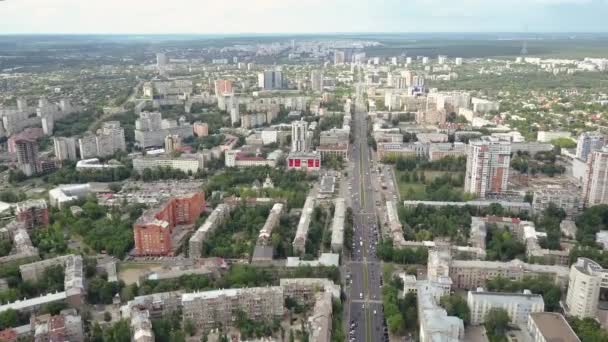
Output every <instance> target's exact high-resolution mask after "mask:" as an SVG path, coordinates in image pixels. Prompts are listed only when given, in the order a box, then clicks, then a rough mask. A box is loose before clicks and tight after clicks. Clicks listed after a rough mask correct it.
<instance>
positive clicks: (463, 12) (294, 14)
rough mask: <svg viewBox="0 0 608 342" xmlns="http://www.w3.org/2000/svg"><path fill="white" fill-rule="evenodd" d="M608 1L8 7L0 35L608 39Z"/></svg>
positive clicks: (78, 1) (109, 0) (28, 1)
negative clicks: (600, 35)
mask: <svg viewBox="0 0 608 342" xmlns="http://www.w3.org/2000/svg"><path fill="white" fill-rule="evenodd" d="M607 18H608V0H213V1H211V0H164V1H160V0H4V1H0V34H10V33H202V34H213V33H319V32H507V31H509V32H520V31H524V30H526V29H527V30H528V31H530V32H541V31H549V32H598V31H600V32H606V31H608V23H607V21H606V19H607Z"/></svg>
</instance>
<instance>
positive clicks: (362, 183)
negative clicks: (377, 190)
mask: <svg viewBox="0 0 608 342" xmlns="http://www.w3.org/2000/svg"><path fill="white" fill-rule="evenodd" d="M363 108H364V106H363V104H362V103H358V104H357V106H356V111H355V114H353V135H354V143H353V148H352V151H351V155H352V161H353V165H354V168H353V170H352V171H351V172H350V173H349V175H350V177H351V181H352V191H351V195H352V209H353V214H354V218H353V222H354V229H353V230H354V233H353V246H352V254H351V260H350V262H349V263H348V264H347V267H346V270H347V272H348V276H349V277H350V286H349V288H348V289H347V294H348V302H349V310H348V316H349V321H348V330H349V331H348V332H347V335H348V340H349V341H353V342H355V341H356V342H359V341H361V342H363V341H365V342H382V341H388V337H387V335H386V334H385V330H386V329H385V324H384V314H383V310H382V266H381V263H380V261H379V260H378V258H377V257H376V246H377V244H378V239H379V232H380V231H379V227H378V224H377V222H378V221H377V218H376V213H375V194H374V189H373V186H372V181H371V176H372V167H371V161H370V149H369V146H368V145H367V122H366V120H367V113H366V112H365V110H364V109H363Z"/></svg>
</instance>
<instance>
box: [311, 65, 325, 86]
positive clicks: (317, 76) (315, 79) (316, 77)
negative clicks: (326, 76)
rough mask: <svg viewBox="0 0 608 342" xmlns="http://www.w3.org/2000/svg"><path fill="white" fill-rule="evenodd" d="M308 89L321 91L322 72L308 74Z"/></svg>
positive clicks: (314, 71)
mask: <svg viewBox="0 0 608 342" xmlns="http://www.w3.org/2000/svg"><path fill="white" fill-rule="evenodd" d="M310 87H311V89H312V90H313V91H322V90H323V72H322V71H321V70H313V71H311V72H310Z"/></svg>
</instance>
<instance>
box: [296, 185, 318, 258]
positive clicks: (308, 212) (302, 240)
mask: <svg viewBox="0 0 608 342" xmlns="http://www.w3.org/2000/svg"><path fill="white" fill-rule="evenodd" d="M314 208H315V197H314V194H313V193H309V194H308V197H306V201H305V202H304V207H302V214H301V215H300V221H299V222H298V227H297V229H296V235H295V238H294V239H293V243H292V245H293V250H294V252H296V253H299V254H304V252H305V247H306V239H307V237H308V228H309V227H310V221H311V219H312V213H313V211H314Z"/></svg>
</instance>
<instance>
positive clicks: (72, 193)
mask: <svg viewBox="0 0 608 342" xmlns="http://www.w3.org/2000/svg"><path fill="white" fill-rule="evenodd" d="M90 193H91V186H90V185H89V184H68V185H60V186H58V187H56V188H54V189H51V190H49V203H50V204H51V206H53V207H56V208H59V209H62V208H63V207H64V206H65V205H67V204H69V203H70V202H72V201H76V200H82V199H85V198H86V197H87V195H88V194H90Z"/></svg>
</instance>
